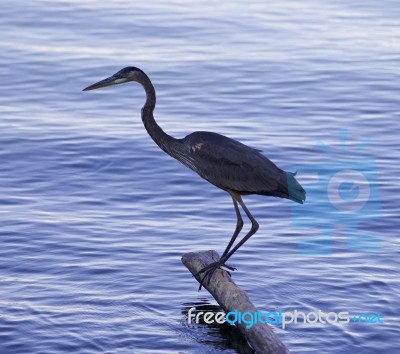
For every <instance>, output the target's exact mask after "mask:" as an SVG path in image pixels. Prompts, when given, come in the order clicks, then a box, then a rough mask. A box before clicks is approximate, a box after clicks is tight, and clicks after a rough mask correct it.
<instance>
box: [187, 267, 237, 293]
mask: <svg viewBox="0 0 400 354" xmlns="http://www.w3.org/2000/svg"><path fill="white" fill-rule="evenodd" d="M219 268H220V269H221V268H227V269H229V270H230V271H234V270H237V269H236V268H234V267H231V266H228V265H226V264H225V263H224V262H223V260H222V259H220V260H219V261H217V262H213V263H210V264H209V265H207V266H205V267H204V268H202V269H200V270H199V271H198V272H197V273H196V274H194V276H197V275H199V274H201V273H204V272H205V274H204V276H203V277H202V278H201V280H200V285H199V291H200V290H201V288H202V287H203V284H204V282H205V280H206V279H207V284H209V283H210V279H211V277H212V275H213V274H214V272H215V271H216V270H217V269H219ZM227 273H228V274H229V276H230V275H231V273H229V272H227Z"/></svg>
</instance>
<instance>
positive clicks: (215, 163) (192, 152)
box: [181, 132, 287, 194]
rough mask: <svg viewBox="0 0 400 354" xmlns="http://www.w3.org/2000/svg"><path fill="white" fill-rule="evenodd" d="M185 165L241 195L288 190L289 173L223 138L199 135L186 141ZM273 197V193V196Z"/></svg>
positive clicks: (210, 134)
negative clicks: (287, 177) (287, 178)
mask: <svg viewBox="0 0 400 354" xmlns="http://www.w3.org/2000/svg"><path fill="white" fill-rule="evenodd" d="M184 147H185V155H186V157H185V159H184V160H181V161H182V162H183V163H184V164H185V165H187V166H188V167H190V168H191V169H193V170H194V171H196V172H197V173H198V174H199V175H200V176H201V177H203V178H204V179H206V180H207V181H209V182H210V183H212V184H214V185H216V186H218V187H220V188H223V189H231V190H235V191H238V192H242V193H260V192H273V191H278V190H279V189H286V190H287V187H285V186H286V173H285V172H284V171H282V170H281V169H280V168H278V167H277V166H276V165H275V164H274V163H273V162H271V161H270V160H268V159H267V158H266V157H265V156H264V155H262V154H260V152H259V151H257V150H256V149H253V148H251V147H249V146H247V145H244V144H242V143H240V142H238V141H236V140H233V139H230V138H227V137H225V136H223V135H219V134H216V133H208V132H196V133H193V134H191V135H189V136H187V137H186V138H185V139H184ZM272 194H273V193H272Z"/></svg>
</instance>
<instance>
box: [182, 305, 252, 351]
mask: <svg viewBox="0 0 400 354" xmlns="http://www.w3.org/2000/svg"><path fill="white" fill-rule="evenodd" d="M191 308H194V310H193V311H192V313H193V314H195V316H196V318H198V319H199V321H198V323H196V322H197V320H196V321H195V320H193V321H191V323H190V324H189V323H188V311H189V310H190V309H191ZM201 312H203V313H204V312H212V313H217V312H224V310H223V309H222V308H221V307H220V306H217V305H211V304H210V303H209V302H208V301H207V300H206V299H200V301H198V302H192V303H183V304H182V316H183V319H184V321H183V323H184V324H185V326H187V327H188V328H189V330H190V331H192V332H193V333H194V334H195V339H196V340H197V341H198V342H200V343H207V344H208V345H212V346H215V347H218V348H220V349H235V350H236V351H237V352H238V353H242V354H250V353H254V351H253V350H252V349H251V347H250V346H249V345H248V343H247V341H246V338H245V337H244V336H243V335H242V333H241V332H240V331H239V329H237V328H236V327H235V326H232V325H230V324H229V323H227V322H225V323H216V322H215V321H214V323H206V322H205V321H204V318H203V314H200V313H201ZM197 315H198V316H197ZM209 322H210V321H209Z"/></svg>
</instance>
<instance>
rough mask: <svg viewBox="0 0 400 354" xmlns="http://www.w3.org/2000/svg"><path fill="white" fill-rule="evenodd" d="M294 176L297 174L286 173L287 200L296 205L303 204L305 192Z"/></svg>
mask: <svg viewBox="0 0 400 354" xmlns="http://www.w3.org/2000/svg"><path fill="white" fill-rule="evenodd" d="M296 174H297V172H294V173H293V172H286V177H287V192H288V197H287V198H288V199H290V200H293V201H295V202H297V203H300V204H303V203H304V202H305V201H306V191H305V190H304V188H303V187H302V186H301V185H300V183H299V182H297V180H296V178H295V177H294V176H296Z"/></svg>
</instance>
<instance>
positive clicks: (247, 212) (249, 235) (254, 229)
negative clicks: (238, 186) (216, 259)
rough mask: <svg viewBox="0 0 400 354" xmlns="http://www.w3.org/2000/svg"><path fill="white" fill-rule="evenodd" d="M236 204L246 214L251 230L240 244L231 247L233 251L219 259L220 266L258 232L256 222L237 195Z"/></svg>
mask: <svg viewBox="0 0 400 354" xmlns="http://www.w3.org/2000/svg"><path fill="white" fill-rule="evenodd" d="M238 202H239V204H240V206H241V207H242V208H243V210H244V212H245V213H246V215H247V216H248V218H249V219H250V221H251V229H250V231H249V232H248V233H247V235H246V236H245V237H243V239H242V240H240V242H239V243H238V244H237V245H236V246H235V247H233V249H232V250H231V251H230V252H229V253H227V254H226V255H225V256H223V257H221V259H220V262H221V264H224V263H225V262H226V261H227V260H228V259H229V258H231V257H232V255H233V254H234V253H235V252H236V251H237V250H238V249H239V248H240V247H241V246H242V245H243V244H244V243H245V242H246V241H247V240H248V239H249V238H250V237H251V236H253V235H254V234H255V233H256V232H257V230H258V228H259V225H258V222H257V221H256V219H254V217H253V215H251V213H250V211H249V209H247V207H246V204H244V202H243V200H242V198H241V197H240V195H239V198H238Z"/></svg>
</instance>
